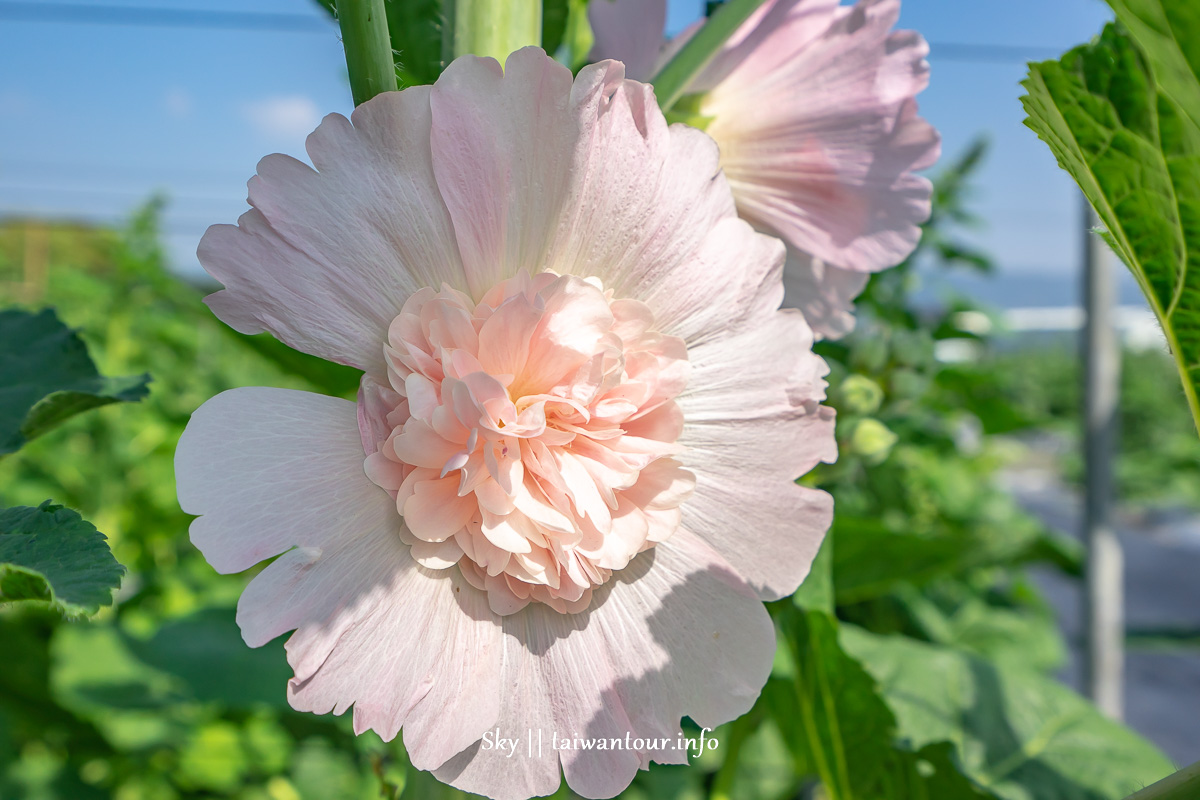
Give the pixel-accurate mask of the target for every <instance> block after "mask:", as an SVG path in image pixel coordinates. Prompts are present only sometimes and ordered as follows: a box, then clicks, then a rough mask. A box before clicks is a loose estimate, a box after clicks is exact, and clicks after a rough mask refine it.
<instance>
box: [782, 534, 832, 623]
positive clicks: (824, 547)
mask: <svg viewBox="0 0 1200 800" xmlns="http://www.w3.org/2000/svg"><path fill="white" fill-rule="evenodd" d="M792 600H793V602H795V604H796V605H798V606H800V607H801V608H806V609H809V610H812V611H824V612H825V613H827V614H832V613H833V537H832V536H826V537H825V541H823V542H821V549H820V550H818V551H817V557H816V558H814V559H813V563H812V567H811V568H810V569H809V571H808V577H807V578H805V579H804V583H802V584H800V588H799V589H797V590H796V593H795V594H794V595H792Z"/></svg>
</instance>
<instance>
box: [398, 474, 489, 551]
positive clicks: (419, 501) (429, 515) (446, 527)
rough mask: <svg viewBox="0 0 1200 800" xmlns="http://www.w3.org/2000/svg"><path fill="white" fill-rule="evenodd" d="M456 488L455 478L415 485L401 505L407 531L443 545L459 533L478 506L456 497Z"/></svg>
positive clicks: (456, 479)
mask: <svg viewBox="0 0 1200 800" xmlns="http://www.w3.org/2000/svg"><path fill="white" fill-rule="evenodd" d="M458 485H459V478H458V476H457V475H451V476H449V477H446V478H437V479H434V480H426V481H420V482H419V483H417V484H415V485H414V486H413V495H412V497H410V498H408V500H407V501H406V502H405V503H404V520H405V524H406V525H407V526H408V529H409V530H411V531H412V532H413V533H414V534H416V535H417V536H418V537H419V538H421V539H424V540H425V541H427V542H444V541H445V540H447V539H449V538H450V537H451V536H453V535H454V534H456V533H458V532H459V531H460V530H462V529H463V528H464V527H465V526H466V524H467V522H469V521H470V519H471V517H472V516H474V515H476V514H477V513H478V510H479V505H478V504H477V503H476V502H475V498H473V497H459V496H458Z"/></svg>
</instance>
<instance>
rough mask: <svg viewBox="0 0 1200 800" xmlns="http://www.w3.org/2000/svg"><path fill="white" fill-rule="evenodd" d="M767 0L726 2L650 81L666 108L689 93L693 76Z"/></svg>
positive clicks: (663, 108)
mask: <svg viewBox="0 0 1200 800" xmlns="http://www.w3.org/2000/svg"><path fill="white" fill-rule="evenodd" d="M764 2H766V0H729V2H727V3H724V4H723V5H722V6H721V7H720V8H718V9H717V10H716V11H715V12H713V15H712V16H711V17H710V18H709V20H708V22H706V23H704V27H702V28H701V29H700V30H698V31H697V32H696V35H695V36H693V37H692V38H691V39H689V40H688V43H687V44H685V45H684V46H683V47H682V48H681V49H680V51H679V52H678V53H676V54H675V57H674V58H672V59H671V60H670V61H668V62H667V64H666V66H664V67H663V68H662V69H661V70H659V72H658V74H657V75H655V76H654V79H653V80H652V81H650V82H651V83H653V84H654V93H655V94H656V95H657V96H658V105H659V106H660V107H661V108H662V110H663V111H670V110H671V108H672V106H674V105H675V103H677V102H678V101H679V98H681V97H683V96H684V95H685V94H686V93H687V87H688V84H690V83H691V82H692V79H693V78H695V77H696V76H697V75H699V74H700V72H701V71H702V70H703V69H704V68H705V67H706V66H708V62H709V61H712V59H713V56H715V55H716V54H717V52H718V51H719V50H720V49H721V46H722V45H724V44H725V42H726V41H727V40H728V39H729V37H730V36H733V34H734V31H736V30H737V29H738V28H740V27H741V25H742V23H743V22H745V21H746V20H747V19H749V18H750V15H751V14H753V13H754V12H755V11H756V10H757V9H758V7H759V6H761V5H762V4H763V3H764Z"/></svg>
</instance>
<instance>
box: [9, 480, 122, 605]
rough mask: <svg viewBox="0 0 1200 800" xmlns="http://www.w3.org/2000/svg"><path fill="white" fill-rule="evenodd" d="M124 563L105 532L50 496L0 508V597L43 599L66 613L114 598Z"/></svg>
mask: <svg viewBox="0 0 1200 800" xmlns="http://www.w3.org/2000/svg"><path fill="white" fill-rule="evenodd" d="M124 574H125V568H124V567H122V566H121V565H120V564H118V563H117V560H116V559H115V558H113V555H112V552H111V551H110V550H109V549H108V544H107V540H106V537H105V536H104V534H102V533H100V532H99V531H97V530H96V529H95V528H94V527H92V525H91V523H89V522H86V521H85V520H84V519H83V518H82V517H80V516H79V514H77V513H76V512H74V511H72V510H70V509H69V508H63V507H62V506H56V505H51V504H50V501H49V500H47V501H46V502H44V503H42V504H41V506H39V507H38V508H29V507H27V506H17V507H15V508H6V509H0V603H4V602H10V601H14V600H42V601H48V602H52V603H56V604H57V605H59V606H61V607H62V609H63V610H64V611H65V612H66V613H67V614H69V615H72V616H74V615H80V614H94V613H96V612H97V611H98V610H99V609H100V607H101V606H107V605H111V604H112V593H113V590H114V589H116V588H117V587H118V586H120V585H121V576H122V575H124Z"/></svg>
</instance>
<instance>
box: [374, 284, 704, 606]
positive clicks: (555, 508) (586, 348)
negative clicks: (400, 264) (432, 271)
mask: <svg viewBox="0 0 1200 800" xmlns="http://www.w3.org/2000/svg"><path fill="white" fill-rule="evenodd" d="M653 327H654V317H653V314H652V313H651V312H650V309H649V308H648V307H647V306H646V305H645V304H643V303H641V302H638V301H636V300H627V299H616V300H614V299H613V298H612V293H611V292H606V291H605V290H604V288H603V286H602V285H601V284H600V281H599V280H597V279H586V280H585V279H581V278H577V277H573V276H567V275H557V274H555V273H552V272H543V273H540V274H537V275H535V276H533V277H530V276H529V275H528V274H525V273H522V274H520V275H518V276H516V277H514V278H511V279H509V280H506V281H503V282H501V283H499V284H497V285H496V286H495V287H493V288H492V289H491V290H490V291H489V292H488V293H487V294H486V295H484V297H483V298H482V299H481V300H480V301H479V302H478V303H475V302H473V301H472V300H471V298H470V297H468V296H467V295H465V294H463V293H461V292H458V291H456V290H454V289H451V288H449V287H446V286H444V287H443V288H442V290H441V291H440V292H435V291H434V290H433V289H428V288H427V289H422V290H421V291H419V292H417V293H416V294H414V295H412V296H411V297H410V298H409V299H408V301H407V302H405V304H404V307H403V309H402V310H401V311H400V314H399V315H398V316H397V317H396V318H395V320H393V322H392V324H391V327H390V329H389V330H388V343H387V345H386V346H385V348H384V352H385V355H386V358H387V364H388V374H389V378H390V381H391V384H392V388H393V389H395V391H396V392H397V393H398V394H399V395H400V397H401V400H400V402H399V404H398V405H397V407H396V408H395V410H394V411H392V413H391V414H389V415H388V418H387V423H388V425H389V426H390V427H391V428H392V432H391V434H390V435H389V436H388V438H387V439H386V440H385V441H384V442H383V443H382V444H381V445H380V449H379V453H378V454H376V455H374V456H372V457H371V458H368V460H367V472H368V474H369V475H371V477H372V480H374V481H375V482H376V483H377V484H379V485H380V486H382V487H383V488H384V489H387V490H389V491H392V492H394V493H395V495H396V507H397V509H398V510H399V512H400V514H401V515H402V516H403V518H404V530H403V532H402V535H403V536H405V538H406V540H407V541H408V542H409V544H410V545H411V551H412V555H413V557H414V558H415V559H416V560H417V561H418V562H420V563H421V564H422V565H424V566H426V567H428V568H431V569H448V568H451V567H454V566H455V565H457V566H458V567H459V568H460V569H461V570H462V573H463V575H464V576H465V577H466V579H467V580H468V581H470V582H471V583H472V584H474V585H475V586H477V587H479V588H480V589H483V590H486V591H487V593H488V597H489V601H490V603H491V606H492V608H493V610H495V611H497V612H498V613H502V614H504V613H512V612H515V611H517V610H519V609H521V608H523V607H524V606H525V605H526V604H527V603H529V602H530V601H539V602H543V603H546V604H547V605H550V606H551V607H553V608H555V609H556V610H558V611H561V612H564V613H575V612H578V611H581V610H583V609H584V608H586V607H587V605H588V603H589V602H590V600H591V592H592V589H593V588H594V587H596V586H598V585H600V584H602V583H604V582H605V581H606V580H608V578H609V577H610V576H611V575H612V573H613V571H614V570H619V569H622V568H623V567H625V566H626V565H627V564H628V563H629V562H630V560H631V559H632V558H633V557H634V556H635V555H637V554H638V553H640V552H642V551H643V550H646V549H648V548H650V547H652V546H653V545H654V544H655V543H656V542H660V541H662V540H663V539H665V538H666V537H667V536H669V535H670V534H671V533H672V532H674V530H675V529H676V528H677V527H678V525H679V519H680V510H679V506H680V504H681V503H682V502H683V501H684V500H685V499H686V498H687V496H688V495H689V494H690V493H691V490H692V488H693V486H694V484H695V479H694V478H693V476H692V475H691V473H689V472H687V471H686V470H684V469H682V468H681V467H680V465H679V463H678V462H677V461H676V460H674V459H673V458H672V456H674V455H676V454H677V453H678V452H679V449H680V448H679V446H678V445H677V444H676V441H677V440H678V438H679V435H680V433H681V432H682V429H683V416H682V413H681V412H680V410H679V406H678V405H677V404H676V403H675V401H674V398H675V397H677V396H678V395H679V393H680V392H681V391H683V388H684V386H685V385H686V382H687V376H688V361H687V350H686V347H685V345H684V342H683V340H682V339H679V338H677V337H674V336H666V335H663V334H661V333H658V332H656V331H655V330H653Z"/></svg>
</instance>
